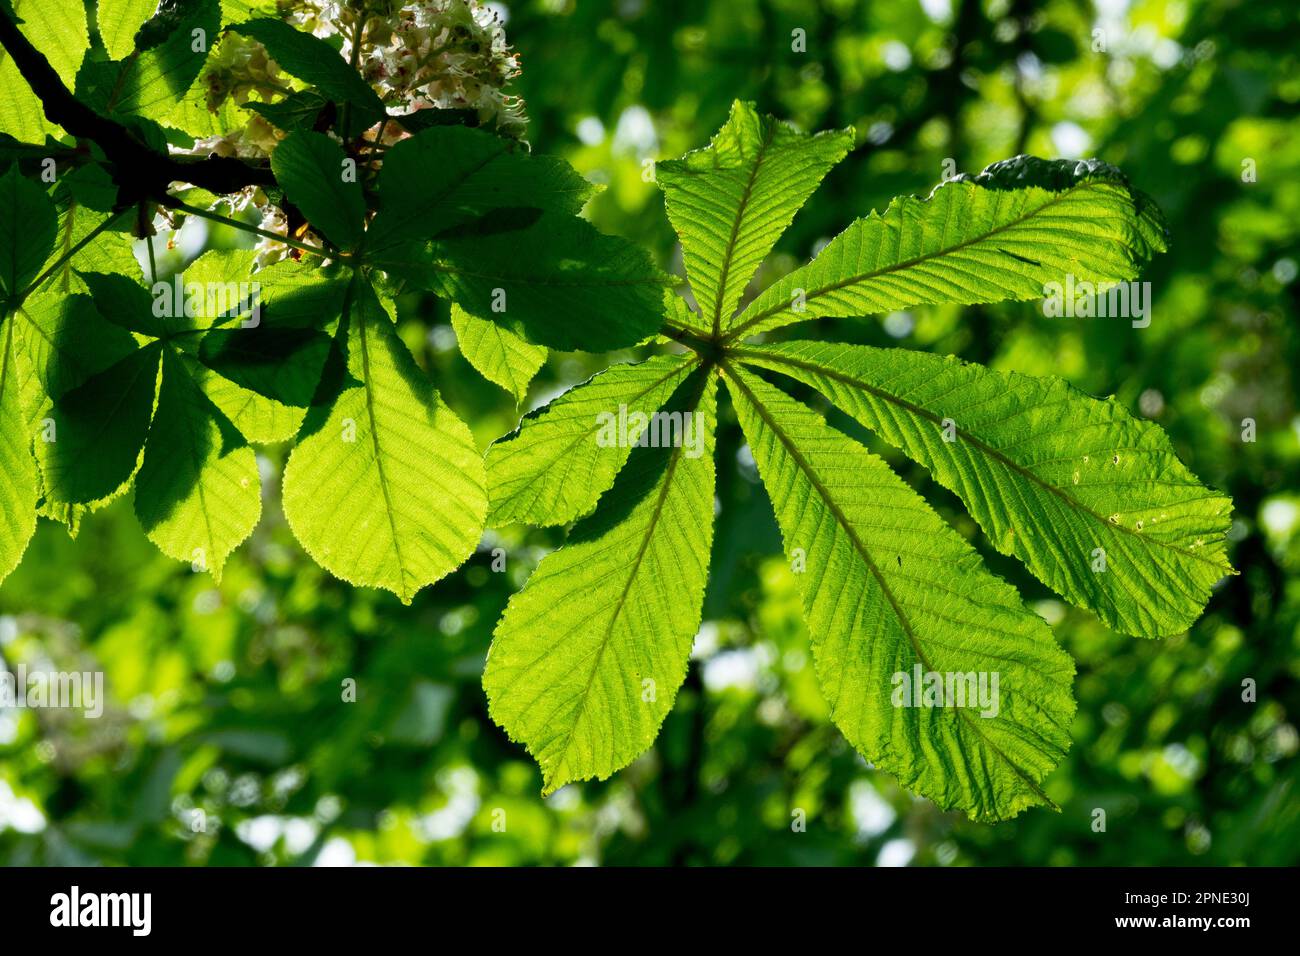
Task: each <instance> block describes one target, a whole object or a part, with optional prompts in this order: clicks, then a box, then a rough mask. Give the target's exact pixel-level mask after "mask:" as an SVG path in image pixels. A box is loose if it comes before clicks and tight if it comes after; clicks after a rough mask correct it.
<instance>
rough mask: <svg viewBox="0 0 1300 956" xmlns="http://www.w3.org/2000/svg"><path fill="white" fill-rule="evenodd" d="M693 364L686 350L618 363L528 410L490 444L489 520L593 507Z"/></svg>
mask: <svg viewBox="0 0 1300 956" xmlns="http://www.w3.org/2000/svg"><path fill="white" fill-rule="evenodd" d="M696 364H697V363H696V362H695V360H694V359H693V358H692V357H689V356H684V355H661V356H657V357H655V358H652V359H649V360H648V361H645V362H641V363H639V364H636V365H614V366H612V367H610V368H607V369H606V370H605V371H603V372H601V373H599V374H598V375H594V376H592V378H590V379H589V380H587V381H586V382H584V383H583V384H581V385H578V386H577V387H575V388H572V389H570V390H569V391H567V392H565V393H564V394H563V395H561V396H560V397H559V398H557V399H555V400H554V401H553V402H551V403H549V404H548V405H544V406H543V407H541V408H539V409H537V410H536V411H532V412H529V413H528V414H527V415H525V416H524V418H523V421H521V422H520V423H519V427H518V428H517V429H515V431H513V432H512V433H511V434H509V435H507V436H506V437H504V438H501V439H498V440H497V441H496V442H494V443H493V444H492V446H491V447H490V448H488V453H487V474H488V498H489V500H490V501H491V511H490V518H491V523H492V524H493V525H494V526H500V525H503V524H509V523H510V522H513V521H522V522H525V523H528V524H534V525H559V524H567V523H568V522H570V521H572V520H573V519H575V518H577V517H579V516H581V515H585V514H587V512H589V511H591V509H592V508H593V507H595V505H596V502H597V499H599V498H600V496H601V495H602V494H604V493H605V491H606V490H608V489H609V487H610V486H611V485H612V484H613V483H614V478H615V476H616V475H617V474H618V471H619V469H620V468H622V467H623V465H624V463H625V462H626V461H627V459H628V454H629V453H630V451H631V448H632V445H633V444H634V443H635V442H636V441H637V440H639V439H640V438H641V436H642V434H643V433H644V432H645V430H646V428H647V426H648V425H649V421H650V419H649V416H650V414H651V413H653V412H655V411H656V410H658V409H659V408H660V406H662V405H663V404H664V402H666V401H667V400H668V398H669V397H670V396H671V395H672V394H673V392H675V391H676V390H677V388H678V386H679V385H681V383H682V381H683V380H684V379H685V378H686V376H687V374H688V373H689V372H690V371H691V369H693V368H695V367H696ZM611 429H612V430H611ZM624 433H625V434H624ZM610 438H612V439H613V440H612V441H611V440H609V439H610ZM647 440H648V439H647Z"/></svg>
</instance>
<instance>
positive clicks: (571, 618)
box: [483, 372, 716, 793]
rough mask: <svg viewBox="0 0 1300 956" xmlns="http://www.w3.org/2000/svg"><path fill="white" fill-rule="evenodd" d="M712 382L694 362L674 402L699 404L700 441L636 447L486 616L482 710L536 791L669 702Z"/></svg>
mask: <svg viewBox="0 0 1300 956" xmlns="http://www.w3.org/2000/svg"><path fill="white" fill-rule="evenodd" d="M715 388H716V386H715V384H714V382H713V380H712V377H711V376H709V375H707V374H706V373H702V372H701V373H697V374H696V376H695V378H694V381H693V382H691V383H688V385H687V386H686V387H685V388H684V389H683V391H685V392H687V393H689V394H687V395H686V396H684V399H685V400H684V401H682V402H680V403H679V404H677V405H676V406H675V408H674V410H675V411H678V412H680V411H682V410H683V409H684V410H686V411H692V412H693V413H694V414H697V415H700V416H703V419H702V422H701V424H702V427H703V432H702V433H703V435H705V436H707V437H706V438H705V439H704V442H703V447H702V449H701V451H702V453H701V454H699V455H698V457H691V456H690V454H691V453H690V452H689V451H688V449H687V448H686V447H685V446H681V447H667V448H665V447H658V448H654V447H644V448H637V449H636V450H635V452H634V453H633V454H632V456H631V459H630V460H629V461H628V464H627V467H626V468H625V469H624V470H623V472H622V474H620V475H619V478H618V481H617V482H616V483H615V485H614V487H613V488H612V489H611V490H610V491H609V493H608V494H606V495H605V496H604V497H602V498H601V502H600V505H599V507H598V508H597V509H596V512H595V513H594V514H593V515H592V516H591V517H590V518H589V519H587V520H586V521H583V522H582V523H581V524H579V525H577V526H576V527H575V528H574V529H573V531H572V533H571V534H570V536H569V541H568V543H567V544H565V546H564V547H563V548H561V549H559V550H558V551H556V552H554V553H552V554H550V555H548V556H547V557H546V558H544V559H543V560H542V563H541V564H540V565H538V567H537V570H536V571H534V572H533V575H532V577H531V578H530V579H529V581H528V584H527V585H526V586H525V587H524V589H523V590H522V591H521V592H519V593H518V594H517V595H515V596H514V597H513V598H512V599H511V601H510V605H509V606H508V607H507V608H506V612H505V615H504V616H503V617H502V619H501V622H500V624H498V626H497V629H496V633H495V636H494V639H493V642H492V648H491V650H490V652H489V653H488V661H487V668H486V670H485V671H484V674H483V687H484V689H485V690H486V691H487V695H488V702H489V708H490V713H491V716H492V719H493V720H495V721H496V722H497V723H498V724H500V725H501V726H502V727H504V728H505V729H506V732H507V733H508V734H509V735H510V737H511V739H514V740H520V741H522V742H523V743H524V744H525V745H526V746H527V747H528V750H529V752H530V753H532V755H533V756H534V757H535V758H536V759H537V762H538V764H540V765H541V768H542V775H543V779H544V786H543V792H544V793H550V792H552V791H554V790H556V789H557V788H559V787H561V786H563V785H564V784H566V783H568V782H570V781H572V780H582V779H586V778H590V777H597V778H600V779H604V778H606V777H608V776H609V775H610V774H612V773H614V772H615V771H616V770H618V769H620V768H621V767H624V766H626V765H627V764H628V763H630V762H631V761H632V760H633V759H634V758H635V757H636V756H637V755H638V754H640V753H641V752H642V751H644V750H645V749H646V748H647V747H648V746H650V744H651V742H652V741H653V740H654V738H655V735H656V734H657V733H658V731H659V726H660V724H661V723H662V722H663V719H664V717H665V716H666V715H667V713H668V711H669V710H671V709H672V703H673V699H674V697H675V696H676V694H677V689H678V687H680V686H681V682H682V679H683V678H684V677H685V675H686V662H687V658H688V657H689V655H690V651H691V644H692V642H693V640H694V638H695V634H696V631H697V630H698V629H699V625H700V608H701V606H702V603H703V600H704V585H705V582H706V580H707V579H708V567H709V552H710V549H711V545H712V539H713V483H714V475H713V457H712V454H713V448H712V436H713V424H714V416H715V394H714V393H715Z"/></svg>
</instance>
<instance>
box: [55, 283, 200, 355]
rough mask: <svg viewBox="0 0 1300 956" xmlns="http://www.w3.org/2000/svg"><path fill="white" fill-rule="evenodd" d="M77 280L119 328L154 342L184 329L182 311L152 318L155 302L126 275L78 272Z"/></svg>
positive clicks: (168, 311)
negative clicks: (152, 339) (83, 284)
mask: <svg viewBox="0 0 1300 956" xmlns="http://www.w3.org/2000/svg"><path fill="white" fill-rule="evenodd" d="M77 278H79V279H81V281H82V282H84V283H85V284H86V288H87V289H88V290H89V291H90V294H91V296H93V297H94V301H95V308H96V309H97V310H98V311H99V313H100V315H102V316H103V317H104V318H106V319H108V321H110V322H112V323H113V324H114V325H116V326H119V327H120V328H123V329H126V330H127V331H130V332H138V333H140V334H141V335H147V336H149V337H150V338H154V339H165V338H168V337H169V336H171V335H174V334H176V333H177V332H181V331H184V329H185V328H186V325H185V323H186V319H185V315H184V312H183V310H182V311H181V314H179V315H175V314H172V310H166V314H163V315H155V314H154V302H155V300H154V298H153V297H152V296H151V295H150V293H149V290H148V289H145V288H142V287H141V285H140V283H138V282H134V281H132V280H131V279H128V278H127V277H126V276H123V275H115V274H112V273H108V274H103V273H95V272H79V273H77ZM183 301H184V300H182V304H183Z"/></svg>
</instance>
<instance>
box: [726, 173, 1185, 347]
mask: <svg viewBox="0 0 1300 956" xmlns="http://www.w3.org/2000/svg"><path fill="white" fill-rule="evenodd" d="M1164 248H1165V245H1164V221H1163V218H1162V217H1161V215H1160V211H1159V210H1158V209H1157V208H1156V207H1155V205H1154V204H1153V203H1152V202H1151V201H1150V200H1149V199H1148V198H1147V197H1145V196H1143V195H1142V194H1141V193H1138V192H1136V191H1135V190H1133V189H1132V188H1131V187H1130V186H1129V184H1128V181H1127V180H1126V179H1125V178H1124V176H1123V174H1121V173H1120V172H1119V170H1117V169H1115V168H1114V167H1113V166H1107V165H1106V164H1105V163H1100V162H1097V161H1096V160H1087V161H1079V162H1077V163H1076V162H1073V161H1069V160H1059V161H1055V162H1049V161H1047V160H1042V159H1038V158H1036V157H1033V156H1021V157H1017V158H1016V159H1014V160H1008V161H1006V162H1005V163H997V164H995V165H993V166H990V167H989V168H988V169H987V170H985V171H984V172H983V173H981V174H980V175H979V176H977V177H975V178H974V179H969V178H964V177H962V178H957V179H954V180H952V181H950V182H947V183H942V184H940V185H939V186H937V187H935V189H934V191H933V192H932V193H931V194H930V196H929V198H927V199H917V198H915V197H913V196H907V197H902V198H899V199H895V200H894V201H893V202H892V203H890V205H889V208H888V209H886V210H885V212H884V213H883V214H881V213H874V212H873V213H872V214H871V215H869V216H867V217H865V218H863V219H859V220H857V221H856V222H854V223H853V225H851V226H849V228H848V229H846V230H844V232H842V233H840V234H839V235H838V236H837V237H835V239H834V240H832V241H831V243H830V244H829V245H828V246H827V247H826V248H825V249H823V250H822V252H821V254H820V255H818V256H817V258H816V259H814V260H813V261H812V262H811V263H809V264H808V265H806V266H804V267H802V268H801V269H797V270H795V271H794V272H792V273H791V274H790V275H788V276H786V277H785V278H784V279H781V280H780V281H779V282H776V283H774V284H773V285H772V286H771V287H769V288H768V289H767V290H766V291H765V292H763V294H762V295H760V296H759V297H758V298H757V299H755V300H754V301H753V302H752V303H750V305H749V307H748V308H747V309H746V310H745V312H744V314H743V315H742V316H741V317H740V319H739V320H738V321H737V322H736V324H735V325H734V326H733V327H732V329H731V333H730V337H731V338H736V337H739V336H742V335H745V336H749V335H754V334H755V333H758V332H762V331H765V330H768V329H772V328H777V327H779V326H782V325H789V324H790V323H792V322H802V321H804V320H806V319H812V318H817V317H819V316H852V315H870V314H873V313H877V312H888V311H891V310H894V309H906V308H910V307H911V306H915V305H921V304H927V303H938V302H958V303H963V304H974V303H980V302H999V301H1002V300H1004V299H1034V298H1041V297H1042V296H1043V291H1044V286H1045V285H1046V284H1047V283H1049V282H1064V281H1065V277H1066V275H1067V274H1072V275H1073V276H1074V277H1075V279H1076V280H1077V281H1084V280H1086V281H1089V282H1094V283H1095V282H1117V281H1121V280H1127V279H1131V278H1133V277H1134V276H1135V275H1137V272H1138V267H1139V266H1140V265H1141V263H1142V262H1144V261H1145V260H1147V259H1149V258H1150V257H1151V256H1152V255H1153V254H1154V253H1155V252H1157V251H1160V252H1163V251H1164Z"/></svg>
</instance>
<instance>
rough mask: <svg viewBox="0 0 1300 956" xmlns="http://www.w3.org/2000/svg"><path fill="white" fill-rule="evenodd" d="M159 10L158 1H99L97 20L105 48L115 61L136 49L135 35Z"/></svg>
mask: <svg viewBox="0 0 1300 956" xmlns="http://www.w3.org/2000/svg"><path fill="white" fill-rule="evenodd" d="M157 9H158V0H99V3H98V12H97V18H98V22H99V35H100V37H101V38H102V39H103V41H104V48H105V49H107V50H108V55H109V56H111V57H112V58H113V59H114V60H121V59H124V58H125V57H126V56H127V55H128V54H129V53H130V52H131V51H132V50H134V49H135V34H136V31H138V30H139V29H140V28H141V27H142V26H144V24H145V21H146V20H148V19H149V18H150V17H152V16H153V15H154V11H155V10H157Z"/></svg>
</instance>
